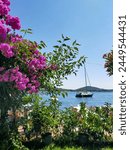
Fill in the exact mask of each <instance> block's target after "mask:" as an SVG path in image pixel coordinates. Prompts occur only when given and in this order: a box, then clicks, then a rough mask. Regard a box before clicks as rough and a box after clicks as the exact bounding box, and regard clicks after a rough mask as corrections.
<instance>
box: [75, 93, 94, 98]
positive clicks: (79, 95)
mask: <svg viewBox="0 0 130 150" xmlns="http://www.w3.org/2000/svg"><path fill="white" fill-rule="evenodd" d="M92 96H93V93H92V92H79V93H77V94H76V97H92Z"/></svg>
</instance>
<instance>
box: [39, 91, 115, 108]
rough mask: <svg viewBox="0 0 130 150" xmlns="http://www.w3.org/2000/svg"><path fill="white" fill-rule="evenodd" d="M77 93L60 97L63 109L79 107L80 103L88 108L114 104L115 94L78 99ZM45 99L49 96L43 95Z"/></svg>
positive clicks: (99, 94) (98, 94)
mask: <svg viewBox="0 0 130 150" xmlns="http://www.w3.org/2000/svg"><path fill="white" fill-rule="evenodd" d="M75 95H76V92H68V96H67V97H65V98H63V97H62V96H59V98H58V99H59V101H60V102H62V106H61V108H62V109H63V108H65V107H70V106H74V107H77V106H78V105H79V104H80V102H86V105H87V106H103V105H104V103H105V102H108V103H110V104H113V102H112V101H113V92H93V97H87V98H76V97H75ZM42 97H43V98H44V99H47V98H48V96H46V95H42Z"/></svg>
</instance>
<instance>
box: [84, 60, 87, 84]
mask: <svg viewBox="0 0 130 150" xmlns="http://www.w3.org/2000/svg"><path fill="white" fill-rule="evenodd" d="M84 75H85V85H86V86H87V74H86V66H85V63H84Z"/></svg>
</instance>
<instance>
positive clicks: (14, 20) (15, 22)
mask: <svg viewBox="0 0 130 150" xmlns="http://www.w3.org/2000/svg"><path fill="white" fill-rule="evenodd" d="M6 24H7V25H9V26H11V27H12V29H13V30H19V29H20V28H21V25H20V20H19V18H18V17H12V16H10V15H8V16H7V18H6Z"/></svg>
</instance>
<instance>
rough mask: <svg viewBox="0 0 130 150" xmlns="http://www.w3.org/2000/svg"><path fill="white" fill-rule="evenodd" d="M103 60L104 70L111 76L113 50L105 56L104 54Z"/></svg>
mask: <svg viewBox="0 0 130 150" xmlns="http://www.w3.org/2000/svg"><path fill="white" fill-rule="evenodd" d="M103 58H104V59H105V65H104V67H105V68H106V71H107V73H108V75H109V76H111V75H113V50H111V51H110V52H109V53H107V54H104V55H103Z"/></svg>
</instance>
